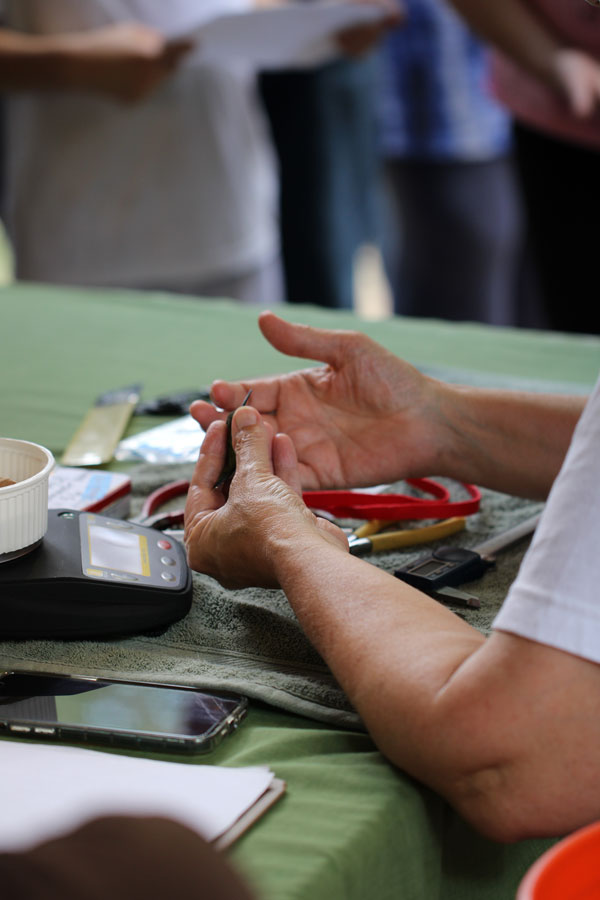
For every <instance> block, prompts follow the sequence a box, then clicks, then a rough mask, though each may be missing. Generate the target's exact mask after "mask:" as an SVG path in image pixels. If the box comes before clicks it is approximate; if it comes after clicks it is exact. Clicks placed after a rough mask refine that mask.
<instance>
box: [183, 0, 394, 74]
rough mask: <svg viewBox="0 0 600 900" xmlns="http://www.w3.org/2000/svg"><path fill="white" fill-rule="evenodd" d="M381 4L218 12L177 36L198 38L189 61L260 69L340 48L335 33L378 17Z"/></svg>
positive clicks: (307, 61)
mask: <svg viewBox="0 0 600 900" xmlns="http://www.w3.org/2000/svg"><path fill="white" fill-rule="evenodd" d="M384 15H385V13H384V11H383V10H382V8H381V7H380V6H376V5H374V4H367V3H357V2H343V0H323V2H312V3H294V2H290V3H285V4H283V5H282V6H276V7H273V8H272V9H255V10H251V11H249V12H239V13H229V14H225V15H222V16H218V17H216V18H214V19H212V20H211V21H210V22H207V23H206V24H202V25H200V26H199V27H198V28H196V29H195V30H192V31H190V32H187V33H186V34H179V35H177V37H185V38H188V39H191V40H193V41H194V42H196V43H197V48H196V49H195V50H193V51H192V52H191V55H190V58H189V60H188V61H193V62H195V63H198V62H205V63H210V64H213V65H231V64H237V65H239V64H242V65H246V66H251V67H253V68H255V69H270V68H288V67H293V66H298V65H300V66H305V65H315V64H317V63H319V62H323V61H325V60H326V59H329V58H331V57H332V56H334V55H336V54H337V52H338V51H337V50H336V49H335V45H334V40H333V39H334V36H335V35H336V34H337V33H338V32H339V31H342V30H344V29H345V28H351V27H352V26H355V25H361V24H366V23H373V22H377V21H378V20H379V19H381V18H383V16H384Z"/></svg>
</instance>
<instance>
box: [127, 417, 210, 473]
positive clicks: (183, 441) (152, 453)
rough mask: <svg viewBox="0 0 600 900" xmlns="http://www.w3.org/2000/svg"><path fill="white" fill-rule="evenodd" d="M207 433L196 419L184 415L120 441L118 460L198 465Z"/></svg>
mask: <svg viewBox="0 0 600 900" xmlns="http://www.w3.org/2000/svg"><path fill="white" fill-rule="evenodd" d="M203 440H204V431H203V430H202V428H200V426H199V425H198V423H197V422H196V420H195V419H193V418H192V416H180V417H179V418H177V419H172V420H171V421H170V422H165V424H164V425H156V427H155V428H149V429H148V430H147V431H140V433H139V434H134V435H133V437H129V438H124V439H123V440H122V441H120V443H119V445H118V447H117V449H116V451H115V459H118V460H120V461H121V462H123V461H130V460H137V461H138V462H142V461H143V462H150V463H186V462H196V460H197V459H198V451H199V450H200V444H201V443H202V441H203Z"/></svg>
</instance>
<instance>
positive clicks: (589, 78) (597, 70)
mask: <svg viewBox="0 0 600 900" xmlns="http://www.w3.org/2000/svg"><path fill="white" fill-rule="evenodd" d="M553 75H554V78H555V82H556V85H557V87H558V88H559V90H560V91H561V93H562V94H563V96H564V97H565V98H566V100H567V103H568V104H569V108H570V110H571V112H573V113H574V114H575V115H576V116H581V117H582V118H584V117H586V116H589V115H591V114H592V113H593V112H594V110H596V109H597V107H598V103H599V101H600V63H599V62H598V60H596V59H594V58H593V57H592V56H589V55H588V54H587V53H583V52H582V51H580V50H571V49H563V50H559V51H557V53H556V54H555V58H554V65H553Z"/></svg>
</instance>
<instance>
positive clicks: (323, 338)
mask: <svg viewBox="0 0 600 900" xmlns="http://www.w3.org/2000/svg"><path fill="white" fill-rule="evenodd" d="M258 325H259V328H260V330H261V331H262V333H263V335H264V336H265V337H266V339H267V340H268V342H269V343H270V344H271V345H272V346H273V347H275V349H276V350H279V351H280V352H281V353H285V354H286V355H287V356H299V357H300V358H301V359H314V360H316V361H318V362H324V363H328V364H329V365H330V366H332V368H334V369H339V368H341V366H342V363H343V362H344V361H345V359H346V358H347V356H348V338H349V336H350V332H347V331H333V330H326V329H324V328H313V327H312V325H299V324H297V323H294V322H286V321H285V320H284V319H280V318H279V316H276V315H275V314H274V313H272V312H264V313H261V315H260V316H259V318H258Z"/></svg>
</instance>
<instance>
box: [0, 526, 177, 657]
mask: <svg viewBox="0 0 600 900" xmlns="http://www.w3.org/2000/svg"><path fill="white" fill-rule="evenodd" d="M191 602H192V576H191V572H190V570H189V567H188V564H187V560H186V556H185V551H184V548H183V547H182V546H181V544H180V543H179V542H178V541H176V540H175V539H173V538H170V537H169V536H168V535H165V534H163V533H162V532H160V531H157V530H155V529H152V528H145V527H144V526H142V525H137V524H135V523H133V522H128V521H126V520H123V519H115V518H110V517H108V516H101V515H97V514H95V513H86V512H80V511H78V510H70V509H51V510H49V512H48V530H47V532H46V534H45V536H44V538H43V540H42V541H41V543H40V544H39V545H38V546H37V547H35V549H33V550H32V551H31V552H30V553H28V554H27V555H25V556H21V557H20V558H18V559H15V560H12V561H10V562H7V563H4V564H3V565H2V566H0V639H1V640H11V639H12V640H24V639H36V638H41V639H44V638H50V639H60V640H73V639H86V638H87V639H92V638H111V637H123V636H126V635H131V634H139V633H149V632H156V631H163V630H164V629H165V628H166V627H167V626H168V625H170V624H171V623H172V622H175V621H177V620H178V619H181V618H182V617H183V616H185V615H186V613H187V612H188V611H189V609H190V606H191Z"/></svg>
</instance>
